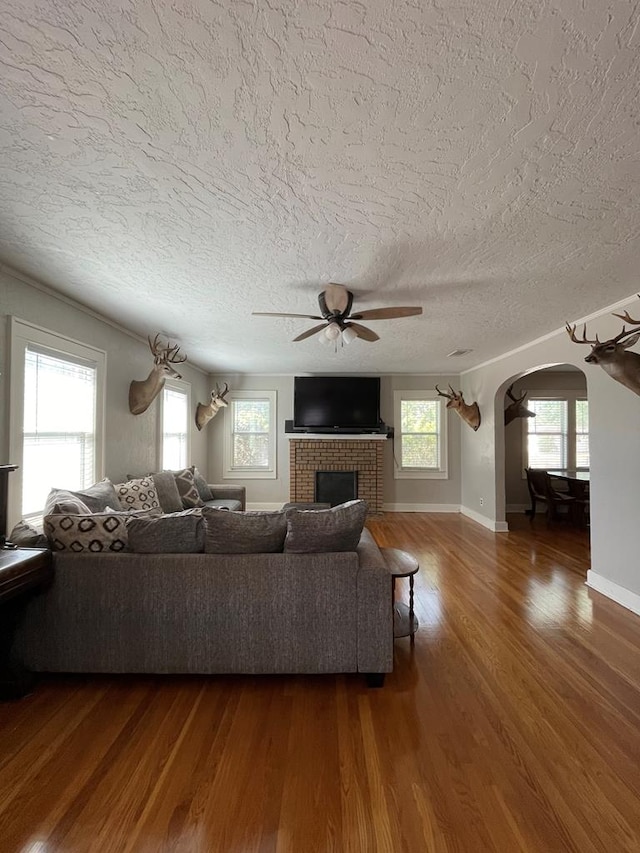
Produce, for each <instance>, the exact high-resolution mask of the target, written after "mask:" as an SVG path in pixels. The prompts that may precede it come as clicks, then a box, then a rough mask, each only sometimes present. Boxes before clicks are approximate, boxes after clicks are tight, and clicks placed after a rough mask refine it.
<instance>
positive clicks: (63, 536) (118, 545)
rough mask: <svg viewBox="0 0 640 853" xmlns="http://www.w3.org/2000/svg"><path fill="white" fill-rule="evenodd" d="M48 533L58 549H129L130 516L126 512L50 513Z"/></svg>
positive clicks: (103, 550)
mask: <svg viewBox="0 0 640 853" xmlns="http://www.w3.org/2000/svg"><path fill="white" fill-rule="evenodd" d="M44 532H45V535H46V537H47V540H48V542H49V545H50V546H51V548H52V549H53V550H54V551H74V552H76V553H81V552H83V551H92V552H94V553H101V552H110V551H126V549H127V515H126V513H122V512H119V513H108V512H104V513H95V514H94V515H73V514H71V513H69V514H65V513H61V514H55V515H47V516H45V519H44Z"/></svg>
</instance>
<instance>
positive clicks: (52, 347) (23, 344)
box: [7, 317, 107, 530]
mask: <svg viewBox="0 0 640 853" xmlns="http://www.w3.org/2000/svg"><path fill="white" fill-rule="evenodd" d="M9 320H10V324H9V335H10V341H11V343H10V352H11V362H10V367H9V387H10V392H9V412H10V415H9V459H10V460H11V464H13V465H18V466H20V467H19V468H18V470H17V471H14V473H13V475H12V476H11V477H9V496H8V512H7V527H8V529H9V530H11V528H12V527H13V526H14V525H15V524H17V523H18V521H19V520H20V519H21V518H22V473H21V469H22V465H23V434H24V371H25V352H26V349H27V347H28V346H29V345H30V344H31V345H33V346H34V347H37V348H40V349H43V350H45V351H47V350H48V351H49V352H51V354H52V355H53V356H55V357H58V358H64V357H65V356H66V357H68V358H69V359H70V360H71V359H73V360H75V361H79V362H85V363H87V364H90V365H92V366H95V369H96V401H95V404H96V408H95V452H94V478H95V482H98V481H99V480H101V479H102V478H103V477H104V451H105V448H104V437H105V413H106V404H105V398H106V372H107V353H106V352H105V351H104V350H101V349H98V348H97V347H92V346H90V345H88V344H85V343H82V341H78V340H75V339H74V338H69V337H67V336H66V335H61V334H58V333H57V332H51V331H49V330H48V329H44V328H42V327H41V326H36V325H35V324H34V323H30V322H28V321H27V320H20V319H19V318H17V317H10V318H9Z"/></svg>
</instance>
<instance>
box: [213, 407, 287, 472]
mask: <svg viewBox="0 0 640 853" xmlns="http://www.w3.org/2000/svg"><path fill="white" fill-rule="evenodd" d="M277 398H278V395H277V392H276V391H229V393H228V394H227V396H226V398H225V399H226V401H227V404H228V405H227V406H226V407H225V409H224V460H223V472H222V476H223V479H225V480H233V479H243V480H275V479H277V476H278V474H277V433H276V405H277ZM236 400H268V401H269V433H268V435H269V464H268V466H267V467H266V468H234V467H233V455H232V449H233V408H234V406H233V404H234V403H235V401H236Z"/></svg>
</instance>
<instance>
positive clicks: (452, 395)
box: [436, 385, 456, 400]
mask: <svg viewBox="0 0 640 853" xmlns="http://www.w3.org/2000/svg"><path fill="white" fill-rule="evenodd" d="M449 388H451V385H449ZM436 391H437V392H438V394H439V395H440V396H441V397H446V398H447V400H455V398H456V392H455V391H454V390H453V388H451V394H447V392H446V391H441V390H440V389H439V388H438V386H437V385H436Z"/></svg>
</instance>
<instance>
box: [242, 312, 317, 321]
mask: <svg viewBox="0 0 640 853" xmlns="http://www.w3.org/2000/svg"><path fill="white" fill-rule="evenodd" d="M251 314H252V315H253V316H254V317H301V318H302V319H304V320H322V319H323V318H322V317H318V316H317V315H316V314H279V313H277V312H274V311H252V312H251Z"/></svg>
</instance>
